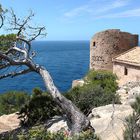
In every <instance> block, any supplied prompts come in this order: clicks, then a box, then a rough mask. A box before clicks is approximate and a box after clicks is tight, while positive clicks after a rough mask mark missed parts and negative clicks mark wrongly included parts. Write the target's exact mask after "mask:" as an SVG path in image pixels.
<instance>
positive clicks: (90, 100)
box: [65, 71, 120, 115]
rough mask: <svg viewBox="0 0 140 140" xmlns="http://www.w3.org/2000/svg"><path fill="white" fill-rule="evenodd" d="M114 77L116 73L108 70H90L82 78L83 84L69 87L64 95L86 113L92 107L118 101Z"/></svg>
mask: <svg viewBox="0 0 140 140" xmlns="http://www.w3.org/2000/svg"><path fill="white" fill-rule="evenodd" d="M116 79H117V77H116V75H114V74H113V73H111V72H108V71H90V72H89V73H88V74H87V76H86V77H85V78H84V80H85V84H84V85H83V86H82V87H79V86H78V87H75V88H73V89H71V90H70V91H69V92H68V93H66V94H65V96H66V97H67V98H68V99H70V100H71V101H72V102H73V103H74V104H76V106H77V107H79V108H80V109H81V111H82V112H84V113H85V114H86V115H88V114H89V112H90V111H91V109H93V108H94V107H98V106H102V105H107V104H110V103H120V100H119V97H118V95H116V94H115V93H116V90H117V88H118V85H117V83H116Z"/></svg>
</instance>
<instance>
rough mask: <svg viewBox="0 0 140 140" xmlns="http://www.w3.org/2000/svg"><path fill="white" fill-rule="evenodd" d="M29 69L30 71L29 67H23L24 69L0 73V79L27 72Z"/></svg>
mask: <svg viewBox="0 0 140 140" xmlns="http://www.w3.org/2000/svg"><path fill="white" fill-rule="evenodd" d="M31 71H32V70H31V69H25V70H21V71H19V72H11V73H8V74H4V75H0V79H4V78H7V77H12V78H13V77H15V76H19V75H23V74H27V73H29V72H31Z"/></svg>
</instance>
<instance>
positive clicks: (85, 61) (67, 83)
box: [0, 41, 89, 93]
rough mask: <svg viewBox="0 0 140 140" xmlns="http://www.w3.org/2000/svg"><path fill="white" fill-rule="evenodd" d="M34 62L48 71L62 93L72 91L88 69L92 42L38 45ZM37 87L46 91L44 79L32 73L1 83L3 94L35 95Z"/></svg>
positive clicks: (57, 42)
mask: <svg viewBox="0 0 140 140" xmlns="http://www.w3.org/2000/svg"><path fill="white" fill-rule="evenodd" d="M32 45H33V50H35V51H36V58H35V60H34V61H35V62H36V63H38V64H40V65H42V66H44V67H46V69H47V70H48V71H49V72H50V74H51V76H52V78H53V80H54V83H55V85H56V86H57V87H58V89H59V90H60V91H61V92H66V91H68V90H69V89H70V88H71V85H72V81H73V80H75V79H80V78H82V77H83V76H85V74H86V73H87V72H88V69H89V41H35V42H33V43H32ZM34 87H40V88H41V89H42V90H46V89H45V86H44V83H43V81H42V79H41V77H40V76H39V75H38V74H36V73H29V74H26V75H21V76H18V77H14V78H6V79H2V80H0V93H5V92H7V91H11V90H18V91H25V92H29V93H31V92H32V89H33V88H34Z"/></svg>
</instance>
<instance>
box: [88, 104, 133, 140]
mask: <svg viewBox="0 0 140 140" xmlns="http://www.w3.org/2000/svg"><path fill="white" fill-rule="evenodd" d="M132 112H133V110H132V108H131V107H130V106H129V105H114V106H113V105H112V104H110V105H106V106H101V107H97V108H95V109H93V110H92V113H91V114H90V117H91V116H93V117H92V118H91V124H92V126H93V127H94V128H95V132H96V134H98V135H99V136H100V137H101V139H102V140H118V139H119V140H123V131H124V130H125V127H124V124H125V117H127V116H128V115H130V114H132Z"/></svg>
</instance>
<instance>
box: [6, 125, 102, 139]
mask: <svg viewBox="0 0 140 140" xmlns="http://www.w3.org/2000/svg"><path fill="white" fill-rule="evenodd" d="M9 138H10V140H15V139H16V140H100V138H99V137H98V136H97V135H96V134H95V133H94V132H91V131H85V132H82V133H80V134H79V135H74V136H72V137H71V136H70V135H69V132H68V131H59V132H57V133H50V132H48V131H46V129H44V128H41V127H34V128H31V129H30V130H29V131H28V132H20V133H19V134H17V135H16V136H12V135H11V136H9Z"/></svg>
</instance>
